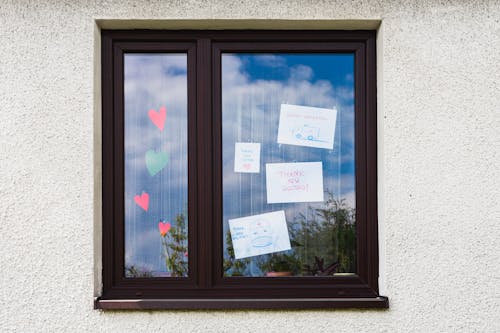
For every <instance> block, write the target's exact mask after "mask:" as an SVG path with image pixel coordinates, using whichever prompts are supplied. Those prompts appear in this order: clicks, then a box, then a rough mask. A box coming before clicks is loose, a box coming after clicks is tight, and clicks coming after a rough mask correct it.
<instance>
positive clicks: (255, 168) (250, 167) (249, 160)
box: [234, 142, 260, 173]
mask: <svg viewBox="0 0 500 333" xmlns="http://www.w3.org/2000/svg"><path fill="white" fill-rule="evenodd" d="M234 172H244V173H259V172H260V143H255V142H253V143H249V142H236V143H235V145H234Z"/></svg>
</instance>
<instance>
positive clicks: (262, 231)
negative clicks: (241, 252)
mask: <svg viewBox="0 0 500 333" xmlns="http://www.w3.org/2000/svg"><path fill="white" fill-rule="evenodd" d="M251 237H252V240H251V242H252V246H253V247H259V248H261V247H268V246H271V245H273V238H272V233H271V225H270V223H269V221H267V220H264V219H260V220H257V221H255V224H254V225H253V230H252V234H251Z"/></svg>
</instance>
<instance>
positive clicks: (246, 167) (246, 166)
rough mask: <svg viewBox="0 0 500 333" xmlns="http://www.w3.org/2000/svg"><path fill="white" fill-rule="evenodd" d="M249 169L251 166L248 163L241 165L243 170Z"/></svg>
mask: <svg viewBox="0 0 500 333" xmlns="http://www.w3.org/2000/svg"><path fill="white" fill-rule="evenodd" d="M251 167H252V165H251V164H250V163H245V164H243V168H245V169H246V170H248V169H250V168H251Z"/></svg>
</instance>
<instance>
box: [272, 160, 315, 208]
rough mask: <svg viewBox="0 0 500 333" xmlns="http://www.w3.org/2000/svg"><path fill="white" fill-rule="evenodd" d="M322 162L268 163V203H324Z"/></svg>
mask: <svg viewBox="0 0 500 333" xmlns="http://www.w3.org/2000/svg"><path fill="white" fill-rule="evenodd" d="M322 165H323V164H322V162H299V163H267V164H266V192H267V203H286V202H319V201H323V166H322Z"/></svg>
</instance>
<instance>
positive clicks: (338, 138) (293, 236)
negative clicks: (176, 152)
mask: <svg viewBox="0 0 500 333" xmlns="http://www.w3.org/2000/svg"><path fill="white" fill-rule="evenodd" d="M287 108H296V109H297V108H298V109H300V110H302V111H297V112H298V113H295V114H294V113H290V114H288V116H289V117H291V118H290V119H292V118H293V117H298V118H300V117H302V118H304V119H306V118H308V117H309V118H311V119H312V118H316V119H324V122H323V120H322V121H320V122H319V123H318V122H317V121H316V123H315V122H314V120H311V121H309V122H307V121H304V120H302V123H301V122H300V121H298V122H296V123H295V122H294V120H293V119H292V124H296V125H297V126H295V127H293V126H292V125H290V126H289V128H287V130H286V131H285V130H284V131H283V133H282V129H283V128H285V127H284V126H283V127H282V128H280V122H281V125H283V124H284V120H283V118H281V119H280V115H281V117H283V114H284V111H283V110H285V112H286V110H287ZM294 110H295V109H294ZM321 110H324V111H321ZM333 110H337V112H336V114H335V116H336V119H335V121H333V122H332V112H334V111H333ZM292 111H293V110H292ZM293 112H295V111H293ZM301 112H302V113H301ZM322 112H325V113H324V114H325V117H326V118H321V117H323V113H322ZM325 124H333V125H331V127H332V128H329V126H330V125H325ZM325 126H326V127H325ZM222 128H223V130H222V132H223V133H222V135H223V140H222V141H223V143H222V144H223V147H222V148H223V232H224V235H223V236H224V237H223V239H224V241H223V249H224V258H223V271H224V275H225V276H249V277H250V276H251V277H259V276H267V277H272V276H333V275H335V274H342V273H354V272H355V271H356V262H355V257H356V253H355V250H356V239H355V214H354V211H355V155H354V153H355V151H354V56H353V55H352V54H223V56H222ZM287 131H288V132H287ZM328 132H330V133H332V134H333V133H334V137H333V138H332V139H333V144H331V143H329V142H328V141H329V140H330V139H328V138H327V136H328V135H327V133H328ZM297 140H302V141H301V142H298V141H297ZM320 141H324V142H326V143H324V144H321V143H319V142H320ZM252 145H253V146H252ZM257 147H258V148H257ZM257 150H259V151H258V152H257ZM257 156H258V158H257ZM283 163H287V164H286V165H285V164H283ZM318 167H319V169H318ZM294 168H295V169H294ZM293 172H296V174H293ZM279 177H282V178H283V179H279ZM301 177H302V178H301ZM308 177H309V178H308ZM306 178H307V179H306ZM320 180H321V182H322V184H320ZM283 181H284V182H285V183H286V186H284V183H283ZM280 182H281V183H280ZM302 182H304V183H302ZM300 184H302V185H300ZM301 186H302V187H301ZM306 186H307V187H306ZM273 187H274V188H275V189H274V190H275V191H277V193H278V194H277V196H274V195H273V194H272V193H271V194H270V193H269V191H273ZM300 189H302V190H304V191H306V192H304V193H302V194H298V195H297V196H293V195H290V194H289V193H290V192H286V191H299V190H300ZM280 191H281V192H280ZM283 191H285V192H283ZM276 198H277V199H276ZM245 218H248V219H245ZM229 221H231V222H229ZM284 238H285V239H284ZM236 258H239V259H236Z"/></svg>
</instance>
